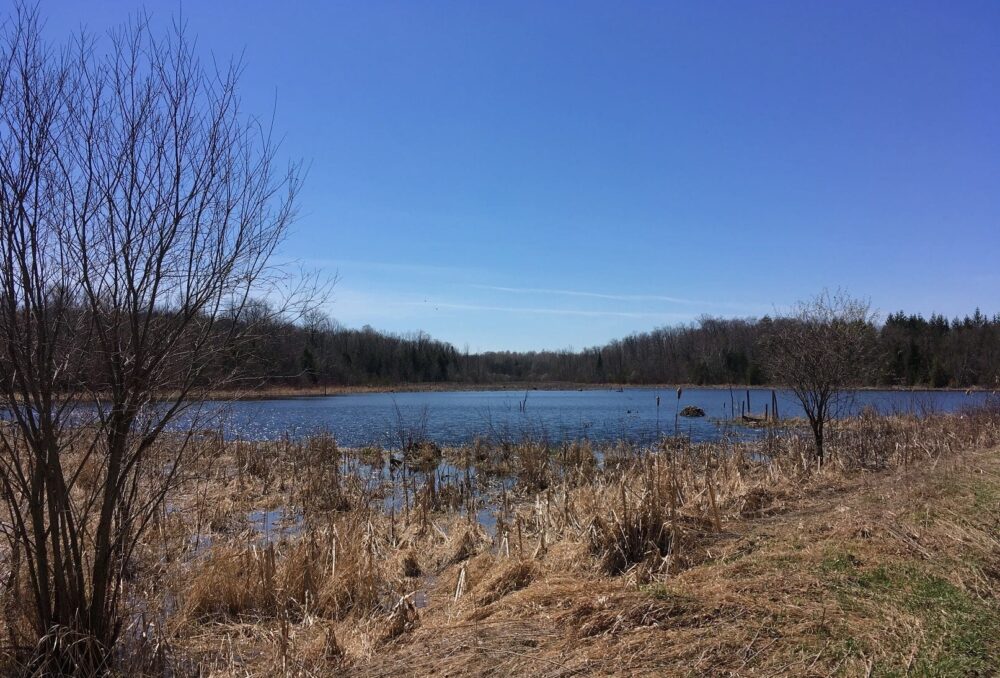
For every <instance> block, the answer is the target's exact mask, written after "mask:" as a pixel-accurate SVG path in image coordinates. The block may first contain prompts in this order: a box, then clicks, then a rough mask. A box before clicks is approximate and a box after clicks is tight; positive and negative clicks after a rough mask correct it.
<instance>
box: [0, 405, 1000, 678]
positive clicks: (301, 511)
mask: <svg viewBox="0 0 1000 678" xmlns="http://www.w3.org/2000/svg"><path fill="white" fill-rule="evenodd" d="M998 443H1000V416H997V413H978V414H969V415H965V416H934V417H929V418H926V419H923V420H917V419H912V418H879V417H873V416H872V415H865V417H862V418H860V419H859V420H856V421H851V422H846V423H844V424H842V425H839V426H837V427H836V428H835V430H834V431H833V432H832V433H831V435H830V442H829V446H830V463H828V464H827V466H826V467H825V468H823V469H822V470H819V469H816V468H815V467H814V466H813V464H812V463H811V457H810V453H809V450H810V448H809V443H808V439H807V438H804V437H803V436H800V435H798V434H797V433H796V432H795V431H794V430H792V431H783V432H769V433H768V434H767V435H765V436H764V437H762V438H761V439H760V440H759V441H756V442H752V443H747V442H736V441H728V442H722V443H717V444H711V445H693V444H690V443H689V442H688V441H686V440H683V439H668V440H665V441H664V442H663V445H662V446H660V447H659V448H658V449H656V450H637V449H635V448H632V447H629V446H618V447H617V448H615V449H607V450H595V449H592V448H591V447H590V445H589V444H586V443H579V444H573V445H566V446H561V447H555V446H547V445H545V444H542V443H538V442H531V443H525V444H523V445H507V446H504V445H495V446H491V445H488V444H485V443H483V442H479V443H478V444H477V445H475V446H473V447H470V448H466V449H459V450H443V451H437V450H432V451H431V452H425V451H419V452H417V453H416V454H415V455H414V456H413V458H412V460H413V462H414V464H415V465H417V464H419V465H421V466H428V467H429V466H432V465H433V462H434V461H435V460H439V459H440V458H441V456H442V455H443V458H444V459H447V460H450V461H452V462H456V461H458V462H464V468H467V469H468V470H469V473H464V472H463V473H460V474H458V475H459V476H460V477H459V478H458V479H453V480H442V478H443V476H435V475H434V470H433V468H424V470H423V472H418V471H417V469H411V470H410V471H409V472H408V473H403V472H401V471H399V472H394V474H393V475H391V476H390V475H389V472H388V469H385V474H384V475H382V476H376V477H375V478H374V479H373V478H372V477H371V476H366V475H365V474H364V473H362V471H364V470H365V469H367V468H368V467H367V466H364V467H362V466H360V465H359V464H361V463H365V464H367V463H368V462H367V461H365V459H367V458H370V457H372V454H371V451H352V450H341V449H338V448H337V446H336V443H335V441H333V440H332V439H330V438H328V437H323V438H317V439H313V440H311V441H301V442H296V441H291V440H284V441H276V442H273V443H255V444H250V443H238V442H228V443H224V444H222V447H221V449H220V450H218V451H217V452H216V453H215V454H212V455H205V456H204V458H203V459H202V460H201V461H200V462H199V464H200V466H199V467H198V468H196V469H193V477H192V481H191V482H190V483H189V484H188V485H187V486H186V487H185V491H184V492H180V493H177V494H175V495H174V496H172V497H171V499H170V505H169V506H168V507H167V510H166V511H165V512H164V514H163V516H162V517H161V519H160V521H159V523H158V524H157V525H156V527H155V529H154V531H153V533H152V536H151V538H150V539H149V543H147V544H146V545H145V550H144V552H143V554H141V555H142V559H141V561H140V564H139V567H138V570H137V573H136V576H135V584H134V591H135V595H136V597H137V598H138V597H141V599H142V600H143V601H144V602H143V608H142V609H143V613H142V619H141V620H140V622H137V629H139V630H138V631H137V634H134V637H130V643H131V645H128V644H127V645H128V646H129V647H144V648H146V649H145V650H143V651H142V652H133V654H134V655H135V657H136V659H134V660H133V661H132V662H131V663H130V664H128V666H130V667H131V668H132V671H131V672H132V673H134V674H136V675H139V674H143V673H157V672H161V669H162V667H163V666H170V667H171V669H170V670H171V671H172V672H173V673H174V675H197V674H200V675H218V676H223V675H225V676H230V675H231V676H237V675H239V676H244V675H267V674H277V675H302V676H307V675H353V674H357V675H366V676H381V675H400V674H406V675H427V674H431V673H435V674H444V675H514V674H517V675H553V676H557V675H558V676H561V675H571V674H572V675H578V674H601V675H607V674H628V675H653V674H655V675H788V676H792V675H795V676H798V675H815V676H820V675H823V676H826V675H838V674H839V675H908V674H909V675H956V676H957V675H993V674H994V673H995V672H997V671H1000V663H998V659H997V658H998V656H1000V644H998V641H997V638H1000V603H998V599H997V597H996V594H995V593H994V592H995V590H996V589H997V585H998V584H1000V522H998V521H997V518H996V516H997V515H1000V449H998V448H997V445H998ZM212 444H213V445H219V444H220V443H219V442H218V441H215V442H213V443H212ZM376 456H379V457H380V458H381V454H379V455H376ZM601 460H603V461H601ZM455 466H456V467H460V466H459V464H458V463H456V464H455ZM460 468H463V467H460ZM501 476H504V477H509V478H513V479H514V484H513V485H512V486H510V485H502V486H501V485H498V483H497V482H496V480H497V479H498V477H501ZM389 496H394V497H396V502H397V503H393V504H392V505H393V506H394V508H393V510H391V511H390V512H388V513H386V512H385V511H384V510H383V506H385V505H386V502H387V501H388V497H389ZM484 503H489V504H490V505H492V506H493V508H494V514H495V515H496V518H497V523H496V526H495V530H492V531H487V530H485V529H484V528H483V527H481V526H480V525H478V524H477V523H476V522H475V521H474V520H472V519H471V518H470V514H472V513H474V510H475V509H476V508H477V507H480V506H482V505H483V504H484ZM265 508H267V509H281V511H282V514H281V515H282V517H283V518H284V521H283V522H282V521H278V522H277V524H276V525H273V526H271V528H270V531H268V532H267V533H265V532H263V531H262V530H261V529H260V525H256V526H255V525H254V524H252V522H251V521H250V520H249V519H248V516H249V514H250V513H251V511H254V510H260V509H265ZM5 601H6V603H7V605H5V609H6V608H7V607H11V605H10V603H11V597H10V594H9V590H8V593H7V597H6V598H5ZM11 609H12V610H14V611H16V605H14V606H13V607H12V608H11ZM8 618H9V619H14V617H12V616H10V615H8ZM143 634H145V635H143ZM151 648H152V649H151ZM150 657H153V659H155V661H154V660H152V659H150ZM140 659H141V661H140ZM158 667H159V668H158Z"/></svg>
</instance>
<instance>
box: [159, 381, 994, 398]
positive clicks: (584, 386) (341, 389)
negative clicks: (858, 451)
mask: <svg viewBox="0 0 1000 678" xmlns="http://www.w3.org/2000/svg"><path fill="white" fill-rule="evenodd" d="M678 388H680V389H682V390H684V391H687V390H712V391H729V390H732V391H746V390H751V391H772V390H776V391H780V390H788V387H787V386H781V385H756V386H747V385H745V384H706V385H699V384H618V383H614V382H603V383H599V384H598V383H577V382H510V383H506V382H499V383H482V384H479V383H476V384H471V383H462V382H418V383H409V384H396V385H367V386H305V387H295V386H292V387H262V388H257V389H247V390H245V391H240V390H235V389H233V390H229V389H225V390H218V391H208V392H206V393H205V394H204V395H203V399H204V400H220V401H225V400H233V401H247V400H286V399H288V400H291V399H295V398H331V397H336V396H346V395H362V394H369V393H370V394H379V393H461V392H469V393H474V392H481V393H487V392H494V391H511V392H528V391H620V390H664V391H676V390H677V389H678ZM845 390H850V391H884V392H891V393H952V392H953V393H968V394H972V393H994V394H995V393H996V392H997V391H996V390H995V389H989V388H983V387H981V386H975V387H970V388H958V387H944V388H933V387H929V386H920V387H903V386H857V387H852V388H849V389H845ZM164 399H167V398H164Z"/></svg>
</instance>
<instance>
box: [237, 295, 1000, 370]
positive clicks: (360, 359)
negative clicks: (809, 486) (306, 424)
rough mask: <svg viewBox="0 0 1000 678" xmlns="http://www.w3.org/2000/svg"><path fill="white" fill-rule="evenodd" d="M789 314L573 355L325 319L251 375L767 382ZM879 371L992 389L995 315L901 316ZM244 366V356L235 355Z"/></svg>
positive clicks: (262, 340) (643, 337)
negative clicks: (771, 337) (468, 348)
mask: <svg viewBox="0 0 1000 678" xmlns="http://www.w3.org/2000/svg"><path fill="white" fill-rule="evenodd" d="M785 322H790V321H789V320H787V319H781V320H772V319H771V318H769V317H767V316H765V317H763V318H760V319H726V318H712V317H703V318H701V319H699V320H698V321H697V322H695V323H692V324H690V325H680V326H674V327H663V328H659V329H655V330H652V331H650V332H642V333H639V334H633V335H631V336H628V337H625V338H623V339H617V340H614V341H611V342H610V343H608V344H607V345H605V346H601V347H595V348H587V349H583V350H581V351H569V350H566V351H529V352H524V353H517V352H510V351H502V352H496V351H491V352H487V353H480V354H467V353H462V352H460V351H458V350H456V349H455V347H453V346H452V345H451V344H448V343H445V342H442V341H437V340H435V339H432V338H431V337H430V336H428V335H427V334H425V333H423V332H417V333H413V334H407V335H396V334H386V333H382V332H378V331H376V330H374V329H372V328H370V327H364V328H362V329H360V330H358V329H346V328H343V327H341V326H339V325H337V324H336V323H334V322H332V321H330V320H329V319H327V318H325V317H323V316H319V315H316V316H312V317H310V318H309V319H308V320H307V322H305V323H300V324H295V325H291V324H287V325H279V324H275V325H274V326H273V328H272V331H269V332H267V333H265V334H263V335H261V336H260V337H259V338H258V339H257V341H256V345H255V346H254V347H253V350H252V354H253V356H254V357H255V360H254V364H253V369H254V372H255V376H257V377H260V378H262V379H264V380H266V381H268V382H269V383H273V384H281V385H301V386H310V385H330V386H335V385H344V386H360V385H393V384H406V383H420V382H453V383H467V384H499V383H514V382H537V383H544V382H577V383H621V384H655V383H662V384H671V383H690V384H751V385H753V384H768V383H769V378H768V375H767V373H766V371H765V370H764V367H763V363H764V361H763V360H762V355H761V351H762V350H763V349H762V344H763V339H764V337H766V336H767V334H768V333H770V332H776V331H780V328H781V323H785ZM875 333H876V336H877V341H878V349H879V350H878V352H877V353H878V356H879V358H878V364H876V365H872V366H871V369H870V370H869V374H870V377H869V379H868V382H869V383H868V385H871V386H902V387H908V386H929V387H938V388H940V387H946V386H951V387H970V386H982V387H989V388H995V387H997V386H998V384H1000V314H997V315H995V316H993V317H992V318H990V317H988V316H985V315H983V314H982V313H981V312H980V311H979V310H977V311H976V312H975V313H974V314H973V315H971V316H966V317H964V318H955V319H953V320H948V319H947V318H945V317H944V316H941V315H932V316H931V317H930V318H924V317H922V316H920V315H907V314H905V313H903V312H899V313H895V314H893V315H890V316H888V318H886V320H885V322H884V323H883V324H881V325H880V326H878V327H876V328H875ZM244 359H245V356H244Z"/></svg>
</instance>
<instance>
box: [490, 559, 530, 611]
mask: <svg viewBox="0 0 1000 678" xmlns="http://www.w3.org/2000/svg"><path fill="white" fill-rule="evenodd" d="M539 571H540V568H539V566H538V564H537V563H535V562H534V561H532V560H525V559H518V560H508V561H507V562H506V563H501V564H500V565H499V566H498V567H497V568H496V569H495V571H494V572H493V573H492V574H491V575H490V576H489V577H488V578H487V579H486V580H484V581H483V582H482V583H481V584H479V586H477V587H476V604H478V605H490V604H492V603H495V602H497V601H498V600H500V599H501V598H504V597H505V596H508V595H510V594H511V593H513V592H514V591H520V590H521V589H523V588H525V587H527V586H528V585H529V584H531V582H532V581H534V579H535V577H537V576H538V574H539Z"/></svg>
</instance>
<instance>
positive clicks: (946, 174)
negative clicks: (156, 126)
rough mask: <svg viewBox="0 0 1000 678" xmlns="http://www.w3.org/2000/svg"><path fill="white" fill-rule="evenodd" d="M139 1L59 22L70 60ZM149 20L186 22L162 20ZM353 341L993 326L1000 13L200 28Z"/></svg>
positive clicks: (50, 12) (487, 14) (912, 9)
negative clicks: (361, 336)
mask: <svg viewBox="0 0 1000 678" xmlns="http://www.w3.org/2000/svg"><path fill="white" fill-rule="evenodd" d="M142 6H143V4H142V3H139V2H134V1H128V0H114V1H108V0H102V2H100V3H90V2H77V1H76V0H73V1H72V2H69V1H66V2H54V1H46V0H42V2H41V8H42V12H43V13H44V14H46V15H47V16H48V29H49V31H50V32H51V34H52V36H53V37H57V36H61V35H64V34H66V33H67V32H68V31H70V30H72V29H74V28H78V27H79V26H81V25H86V26H87V27H88V28H89V29H90V30H92V31H96V32H103V31H104V30H105V29H107V28H108V27H109V26H111V25H113V24H116V23H118V22H120V21H122V20H123V19H124V18H125V17H126V16H127V15H128V14H129V13H130V12H134V11H135V10H136V9H138V8H140V7H142ZM145 7H146V8H147V9H148V10H149V11H151V12H152V13H153V17H154V20H156V21H163V22H165V21H169V20H170V18H171V17H172V16H175V15H177V13H178V10H179V7H180V6H179V5H178V4H176V3H163V4H161V3H154V2H147V3H145ZM183 16H184V17H185V18H186V19H187V20H188V21H189V26H190V28H191V30H192V31H193V32H194V33H196V34H197V36H198V40H199V46H200V48H201V49H203V50H205V51H206V52H208V51H211V52H212V53H214V54H215V55H217V56H219V57H228V56H229V55H231V54H233V53H240V52H244V53H245V61H246V64H247V70H246V74H245V77H244V80H243V95H244V102H245V108H246V109H247V110H248V111H253V112H260V113H264V114H268V113H269V112H270V110H271V107H272V104H273V103H274V102H275V101H277V127H278V129H279V130H283V131H284V132H285V133H286V138H285V142H284V146H283V151H284V152H285V153H286V154H287V155H289V156H292V157H300V158H303V159H304V160H305V161H306V162H307V163H308V164H309V165H310V167H311V170H310V173H309V177H308V182H307V184H306V187H305V190H304V192H303V194H302V217H301V219H300V220H299V221H298V223H297V224H296V227H295V233H294V234H293V236H292V237H291V238H290V240H289V241H288V243H287V246H286V247H285V250H284V253H283V255H284V256H286V257H288V258H290V259H298V260H301V261H303V262H304V263H306V264H307V265H309V266H312V267H322V268H324V269H326V270H328V271H330V272H333V271H339V274H340V278H341V280H340V283H339V284H338V285H337V287H336V290H335V294H334V299H333V303H332V304H331V305H330V308H329V311H330V313H331V314H332V315H333V316H334V317H336V318H337V319H338V320H340V321H341V322H343V323H344V324H345V325H348V326H360V325H363V324H366V323H368V324H371V325H372V326H374V327H377V328H380V329H385V330H391V331H397V332H403V331H408V330H418V329H421V330H424V331H426V332H429V333H430V334H431V335H433V336H435V337H437V338H440V339H444V340H447V341H450V342H452V343H454V344H455V345H456V346H457V347H458V348H459V349H462V348H464V347H466V346H468V348H470V349H471V350H473V351H475V350H479V349H494V348H511V349H529V348H566V347H570V346H572V347H574V348H582V347H584V346H589V345H594V344H598V343H603V342H605V341H606V340H608V339H611V338H613V337H618V336H622V335H625V334H628V333H630V332H633V331H637V330H643V329H650V328H653V327H656V326H660V325H665V324H674V323H678V322H689V321H691V320H692V319H694V318H696V317H697V316H698V315H700V314H703V313H709V314H713V315H726V316H746V315H761V314H763V313H767V312H769V311H772V310H773V309H774V308H779V309H780V308H782V307H784V306H786V305H788V304H790V303H791V302H793V301H795V300H796V299H799V298H803V297H807V296H810V295H812V294H814V293H816V292H818V291H820V290H821V289H822V288H824V287H830V288H835V287H838V286H843V287H847V288H848V289H849V290H850V292H852V293H854V294H856V295H859V296H866V297H870V298H871V301H872V303H873V305H874V306H875V307H876V308H878V309H880V310H881V311H882V312H883V313H886V312H891V311H894V310H897V309H900V308H902V309H905V310H907V311H919V312H923V313H925V314H926V313H929V312H931V311H939V312H944V313H946V314H948V315H954V314H958V313H962V314H964V313H966V312H971V311H972V310H973V309H974V308H975V307H976V306H977V305H978V306H982V308H983V310H984V311H986V312H989V313H991V314H992V313H993V312H996V311H1000V272H998V271H1000V268H998V260H1000V3H998V2H995V1H994V2H979V3H973V2H964V3H963V2H877V3H876V2H870V1H869V0H865V1H863V2H826V1H823V2H805V1H802V0H794V1H788V2H728V3H714V2H686V3H665V2H664V3H653V2H649V3H617V2H615V3H611V2H602V3H589V2H528V3H513V2H456V3H438V2H399V3H384V2H369V1H367V0H366V1H364V2H360V1H359V2H352V3H339V2H319V1H315V2H299V1H291V0H289V1H286V2H261V1H249V0H240V1H236V0H232V1H225V2H223V1H216V0H213V1H211V2H193V1H191V2H187V3H184V5H183Z"/></svg>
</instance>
